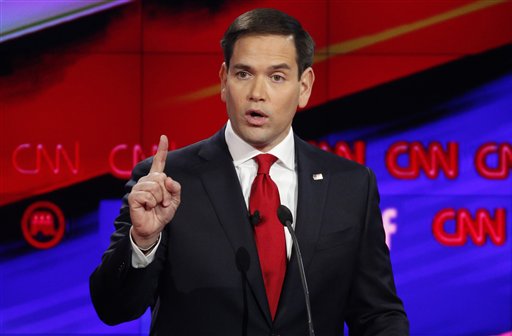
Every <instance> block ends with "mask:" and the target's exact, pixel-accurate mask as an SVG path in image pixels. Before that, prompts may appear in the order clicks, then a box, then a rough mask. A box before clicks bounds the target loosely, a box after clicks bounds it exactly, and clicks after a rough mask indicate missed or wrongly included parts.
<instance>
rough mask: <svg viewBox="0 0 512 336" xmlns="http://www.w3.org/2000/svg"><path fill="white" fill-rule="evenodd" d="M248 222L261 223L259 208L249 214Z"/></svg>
mask: <svg viewBox="0 0 512 336" xmlns="http://www.w3.org/2000/svg"><path fill="white" fill-rule="evenodd" d="M249 222H251V225H252V226H256V225H258V224H259V223H261V216H260V212H259V210H255V211H254V213H253V214H252V215H251V214H249Z"/></svg>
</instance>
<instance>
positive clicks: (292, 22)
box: [220, 8, 315, 78]
mask: <svg viewBox="0 0 512 336" xmlns="http://www.w3.org/2000/svg"><path fill="white" fill-rule="evenodd" d="M246 35H283V36H290V35H292V36H293V42H294V43H295V51H296V53H297V56H296V58H297V65H298V68H299V78H300V76H301V75H302V73H303V72H304V70H306V69H307V68H308V67H310V66H311V65H312V64H313V56H314V53H315V42H314V41H313V39H312V38H311V36H310V35H309V33H308V32H307V31H306V30H304V28H302V25H301V24H300V22H299V21H297V19H295V18H294V17H292V16H290V15H288V14H286V13H284V12H281V11H279V10H277V9H273V8H257V9H253V10H251V11H248V12H246V13H244V14H242V15H240V16H239V17H237V18H236V19H235V21H233V23H232V24H231V25H230V26H229V28H228V30H226V32H225V33H224V36H223V38H222V40H221V42H220V44H221V46H222V50H223V52H224V62H226V66H227V67H228V68H229V61H230V60H231V56H232V55H233V47H234V45H235V42H236V41H237V40H238V39H239V38H240V37H242V36H246Z"/></svg>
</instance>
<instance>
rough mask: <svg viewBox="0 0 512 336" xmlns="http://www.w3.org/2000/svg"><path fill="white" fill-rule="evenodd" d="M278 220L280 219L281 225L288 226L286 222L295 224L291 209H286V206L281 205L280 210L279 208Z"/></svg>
mask: <svg viewBox="0 0 512 336" xmlns="http://www.w3.org/2000/svg"><path fill="white" fill-rule="evenodd" d="M277 218H279V221H280V222H281V224H283V225H284V226H286V222H288V223H290V224H291V223H293V215H292V212H291V211H290V209H288V208H287V207H286V205H282V204H281V205H280V206H279V208H277Z"/></svg>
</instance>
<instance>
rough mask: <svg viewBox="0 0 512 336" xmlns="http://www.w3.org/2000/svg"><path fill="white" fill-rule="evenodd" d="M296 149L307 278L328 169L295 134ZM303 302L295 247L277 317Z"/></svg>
mask: <svg viewBox="0 0 512 336" xmlns="http://www.w3.org/2000/svg"><path fill="white" fill-rule="evenodd" d="M295 150H296V161H297V175H298V201H297V218H296V219H294V220H295V221H296V222H295V223H296V225H295V234H296V236H297V240H298V241H299V245H300V250H301V254H302V259H303V263H304V268H305V272H306V278H308V268H309V267H308V266H309V264H310V262H311V259H312V258H313V255H314V252H315V245H316V241H317V240H318V235H319V233H320V223H321V219H322V214H323V209H324V206H325V200H326V195H327V187H328V183H329V173H328V171H327V169H325V168H324V167H322V166H321V162H319V160H318V158H317V157H316V156H315V155H314V153H313V152H312V151H311V148H309V145H307V144H306V143H305V142H304V141H302V140H300V139H299V138H298V137H295ZM319 174H321V175H319ZM304 305H305V302H304V294H303V292H302V284H301V280H300V273H299V267H298V265H297V254H296V252H295V249H294V250H293V253H292V256H291V258H290V261H289V262H288V267H287V270H286V278H285V282H284V287H283V291H282V293H281V299H280V302H279V308H278V313H277V318H279V316H287V315H288V314H290V311H296V310H297V309H300V310H302V309H303V308H305V307H304Z"/></svg>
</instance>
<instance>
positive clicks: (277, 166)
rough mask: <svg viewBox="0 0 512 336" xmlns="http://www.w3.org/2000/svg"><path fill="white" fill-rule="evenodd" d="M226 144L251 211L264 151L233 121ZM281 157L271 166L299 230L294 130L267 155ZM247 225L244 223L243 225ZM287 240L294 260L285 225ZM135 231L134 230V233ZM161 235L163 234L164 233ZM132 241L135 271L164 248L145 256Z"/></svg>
mask: <svg viewBox="0 0 512 336" xmlns="http://www.w3.org/2000/svg"><path fill="white" fill-rule="evenodd" d="M224 135H225V138H226V143H227V145H228V149H229V153H230V154H231V157H232V158H233V165H234V166H235V170H236V174H237V176H238V179H239V181H240V186H241V188H242V193H243V195H244V199H245V204H246V206H247V208H249V196H250V194H251V186H252V182H253V181H254V178H255V177H256V173H257V171H258V164H257V163H256V161H255V160H254V159H253V157H255V156H256V155H258V154H262V153H263V152H261V151H259V150H257V149H255V148H254V147H252V146H251V145H249V144H248V143H247V142H245V141H244V140H243V139H242V138H240V137H239V136H238V135H237V134H236V133H235V132H234V130H233V127H232V126H231V122H230V121H229V120H228V122H227V125H226V131H225V133H224ZM267 153H268V154H272V155H274V156H275V157H277V161H276V162H275V163H274V164H273V165H272V166H271V167H270V177H271V178H272V180H273V181H274V182H275V183H276V185H277V188H278V190H279V198H280V200H281V204H283V205H285V206H287V207H288V208H289V209H290V211H291V212H292V215H293V218H294V221H293V223H292V227H293V228H294V229H295V218H296V217H297V216H296V213H297V210H296V209H297V194H298V192H297V170H296V167H295V141H294V139H293V131H292V129H291V128H290V131H289V132H288V134H287V135H286V137H285V138H284V139H283V141H281V142H280V143H279V144H277V146H275V147H274V148H272V149H271V150H270V151H268V152H267ZM240 224H241V225H243V223H240ZM170 225H172V223H171V224H170ZM283 231H284V233H285V239H286V254H287V256H288V259H290V256H291V253H292V244H293V241H292V238H291V235H290V233H289V232H288V229H286V228H285V227H284V226H283ZM130 232H131V230H130ZM160 236H161V234H160ZM130 241H131V244H132V251H133V252H132V266H133V267H134V268H143V267H146V266H147V265H149V264H150V263H151V262H152V261H153V259H154V257H155V252H156V250H157V249H158V246H159V245H160V240H159V241H158V243H157V245H156V246H155V247H154V248H153V250H152V251H151V252H150V253H149V254H147V255H144V253H142V251H141V250H140V249H139V248H138V247H137V245H135V242H134V241H133V239H132V236H131V234H130Z"/></svg>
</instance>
